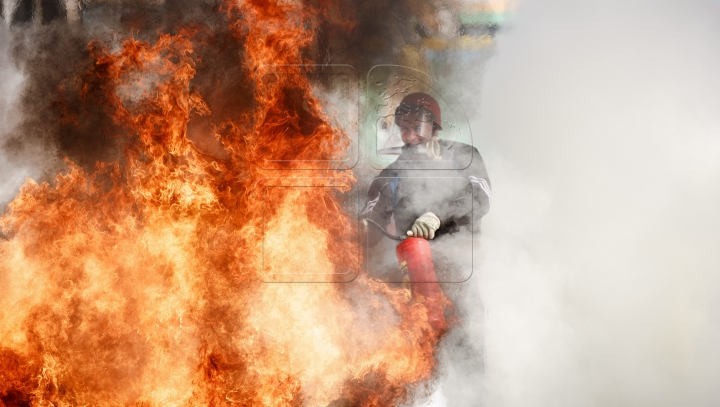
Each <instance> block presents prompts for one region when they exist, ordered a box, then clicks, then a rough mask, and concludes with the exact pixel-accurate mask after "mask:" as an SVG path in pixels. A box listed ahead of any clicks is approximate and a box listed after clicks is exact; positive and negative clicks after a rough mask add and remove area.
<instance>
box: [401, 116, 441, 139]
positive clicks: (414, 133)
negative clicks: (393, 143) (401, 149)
mask: <svg viewBox="0 0 720 407" xmlns="http://www.w3.org/2000/svg"><path fill="white" fill-rule="evenodd" d="M400 136H401V137H402V141H403V143H405V144H413V145H414V144H424V143H427V142H428V141H429V140H430V138H431V137H432V136H433V122H432V121H428V120H423V119H417V118H415V117H411V116H407V117H403V118H401V119H400Z"/></svg>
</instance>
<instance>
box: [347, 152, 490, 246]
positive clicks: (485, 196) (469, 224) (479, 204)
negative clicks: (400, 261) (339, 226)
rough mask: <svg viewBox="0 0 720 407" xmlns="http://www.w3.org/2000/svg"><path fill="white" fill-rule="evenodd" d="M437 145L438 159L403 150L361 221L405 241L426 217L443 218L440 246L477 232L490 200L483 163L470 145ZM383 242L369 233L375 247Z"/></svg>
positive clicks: (373, 190) (372, 191)
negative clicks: (464, 233)
mask: <svg viewBox="0 0 720 407" xmlns="http://www.w3.org/2000/svg"><path fill="white" fill-rule="evenodd" d="M438 143H439V149H438V150H439V154H437V153H436V156H435V157H434V158H431V157H429V156H428V155H427V154H426V153H425V151H424V150H425V146H424V145H405V146H404V147H403V148H402V152H401V154H400V156H399V157H398V159H397V160H396V161H395V162H393V163H392V164H390V165H389V166H388V167H387V168H385V169H384V170H383V171H382V172H381V173H380V175H379V176H378V177H377V178H375V179H374V180H373V182H372V183H371V184H370V187H369V189H368V195H367V203H366V204H365V207H364V208H363V210H362V212H361V216H363V217H366V218H368V219H372V220H373V221H375V222H376V223H378V224H379V225H382V226H384V227H386V229H387V230H388V231H389V232H390V233H393V234H397V235H405V233H406V232H407V231H408V230H410V228H411V227H412V224H413V222H415V220H416V219H417V218H418V217H419V216H421V215H422V214H424V213H426V212H433V213H434V214H435V215H437V216H438V218H440V229H438V230H437V231H436V232H435V236H436V238H435V239H436V240H437V239H441V238H442V236H443V235H447V234H452V233H455V232H458V231H460V230H463V229H465V230H472V231H474V232H479V230H480V218H481V217H482V216H483V215H485V214H486V213H487V212H488V210H489V208H490V196H491V190H490V181H489V180H488V176H487V171H486V169H485V164H484V163H483V160H482V157H480V153H479V152H478V151H477V149H475V148H474V147H472V146H469V145H467V144H462V143H457V142H449V141H446V140H438ZM436 147H437V146H436ZM381 237H382V233H381V232H379V231H377V230H375V228H372V227H371V228H369V229H368V238H369V244H370V245H371V246H373V245H374V244H375V243H376V242H377V241H378V240H379V239H380V238H381Z"/></svg>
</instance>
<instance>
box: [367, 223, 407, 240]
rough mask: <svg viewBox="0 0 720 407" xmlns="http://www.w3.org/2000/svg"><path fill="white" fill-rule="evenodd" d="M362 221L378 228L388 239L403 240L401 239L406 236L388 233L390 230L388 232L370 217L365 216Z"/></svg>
mask: <svg viewBox="0 0 720 407" xmlns="http://www.w3.org/2000/svg"><path fill="white" fill-rule="evenodd" d="M363 222H364V223H365V224H368V223H369V224H371V225H373V226H375V227H376V228H378V229H379V230H380V231H381V232H382V233H383V235H385V237H387V238H389V239H392V240H397V241H403V240H405V239H406V238H407V236H398V235H393V234H392V233H390V232H388V231H387V230H385V228H384V227H382V226H380V224H379V223H377V222H375V221H374V220H372V219H368V218H365V219H363Z"/></svg>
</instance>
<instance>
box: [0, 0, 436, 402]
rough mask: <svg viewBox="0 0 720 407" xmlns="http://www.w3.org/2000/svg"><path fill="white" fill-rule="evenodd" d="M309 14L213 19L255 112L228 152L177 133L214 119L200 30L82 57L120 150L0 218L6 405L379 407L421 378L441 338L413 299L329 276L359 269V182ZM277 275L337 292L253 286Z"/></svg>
mask: <svg viewBox="0 0 720 407" xmlns="http://www.w3.org/2000/svg"><path fill="white" fill-rule="evenodd" d="M303 7H305V6H302V5H301V4H300V3H295V2H285V1H278V2H272V1H251V2H246V3H243V4H242V5H241V6H240V5H235V4H229V5H228V6H227V7H226V10H227V12H228V16H229V20H230V23H231V24H232V28H233V30H234V32H235V33H236V34H237V36H238V38H242V39H243V41H245V44H246V58H247V64H248V70H249V72H250V74H249V76H248V78H247V79H248V80H249V81H252V82H253V83H254V85H255V87H256V106H257V108H256V109H255V111H254V112H253V113H252V114H247V115H246V118H247V122H242V123H236V122H229V121H228V122H225V123H218V124H217V127H216V134H215V136H216V137H217V139H218V141H219V142H220V143H221V144H222V146H223V148H224V150H225V153H226V154H227V157H228V158H227V159H226V160H219V159H211V158H208V157H207V156H205V155H203V154H202V153H201V152H200V151H198V149H197V148H196V147H195V145H194V144H193V142H192V141H191V139H190V138H189V137H188V134H187V125H188V122H189V121H190V120H191V118H192V117H193V116H194V115H205V114H208V113H209V108H208V105H207V104H206V103H205V101H204V100H203V98H202V97H201V96H200V95H198V94H196V93H194V92H192V91H191V88H192V87H191V82H192V79H193V78H194V75H195V73H196V72H195V63H196V61H195V60H194V53H193V51H194V49H195V48H196V47H197V46H204V45H203V44H202V41H200V40H198V39H197V38H196V35H195V34H196V31H195V30H190V29H184V30H181V31H180V32H179V33H177V34H175V35H170V34H164V35H161V36H160V38H159V40H158V41H157V42H156V43H154V44H149V43H145V42H141V41H137V40H135V39H132V38H130V39H126V40H125V41H124V42H123V43H122V47H121V48H120V49H119V50H118V51H116V52H110V51H108V50H106V49H105V48H104V47H103V46H102V45H101V44H99V43H97V42H93V43H91V44H90V45H89V49H90V51H91V54H92V57H93V58H94V60H95V63H94V66H93V69H92V71H91V72H88V73H87V74H86V75H85V76H84V77H83V79H82V80H83V83H84V84H85V88H84V90H83V92H84V93H83V94H84V95H86V96H87V95H89V94H91V92H90V91H91V90H97V89H91V88H90V87H92V86H100V87H101V89H100V90H101V92H102V94H103V95H104V96H105V97H106V100H108V101H109V104H108V105H107V108H108V110H109V112H110V113H111V114H112V116H113V117H114V119H115V120H116V122H117V123H118V124H120V125H122V126H123V128H124V129H126V134H127V142H126V144H125V150H124V158H123V160H121V161H119V162H116V163H109V164H98V165H97V167H96V169H95V170H94V171H93V172H91V173H87V172H85V171H83V170H82V169H81V168H80V167H78V166H76V165H74V164H73V163H72V162H69V161H68V162H67V165H68V171H67V172H66V173H65V174H61V175H58V176H57V177H56V179H55V182H54V184H53V185H49V184H41V185H38V184H37V183H35V182H33V181H31V180H29V181H28V182H27V183H26V184H25V185H24V186H23V187H22V189H21V192H20V194H19V195H18V196H17V197H16V198H15V200H14V201H13V202H12V203H11V204H10V206H9V210H8V211H7V213H6V214H5V215H3V216H2V218H0V227H2V230H3V231H4V232H5V233H6V234H7V235H8V236H10V239H9V240H7V241H4V242H0V336H1V337H2V338H3V340H2V345H1V346H0V405H2V404H4V405H5V406H15V405H18V406H19V405H37V406H43V405H56V406H76V405H102V406H115V405H138V406H139V405H143V406H167V405H213V406H219V405H240V406H301V405H303V406H327V405H329V404H331V403H335V404H332V405H343V406H344V405H353V406H391V405H396V404H398V403H403V402H407V401H408V400H409V397H410V390H411V389H412V387H413V386H416V385H419V384H421V383H423V381H425V380H427V379H428V378H430V377H431V375H432V373H433V369H434V357H433V352H434V349H435V345H436V344H437V341H438V338H437V336H436V334H435V333H434V331H433V330H432V328H431V327H430V326H429V324H428V323H427V310H426V309H425V308H424V307H423V306H422V305H421V304H417V303H414V302H412V301H411V298H410V293H409V291H408V290H405V289H400V290H397V289H391V288H389V287H388V286H386V285H384V284H380V283H376V282H373V281H371V280H368V279H366V278H365V277H364V276H362V275H361V276H359V277H357V278H355V279H354V281H353V282H352V283H351V284H345V283H338V282H341V281H346V282H347V281H350V280H353V278H354V277H355V275H354V273H348V270H358V269H359V267H360V263H361V261H362V259H361V257H360V255H359V253H358V251H357V238H356V237H353V236H357V233H358V230H357V222H356V221H355V220H353V218H352V216H351V215H349V214H348V213H347V212H346V211H344V210H343V209H342V208H343V204H344V201H343V200H344V199H345V198H344V196H345V195H344V194H345V193H346V192H347V191H348V190H350V189H351V188H352V187H353V185H354V182H355V180H354V178H353V175H352V173H351V172H350V171H347V170H338V168H340V166H341V164H338V163H340V162H341V157H342V153H343V151H344V149H345V148H346V147H347V146H348V143H349V141H348V138H347V136H346V135H345V134H343V133H342V132H341V131H339V130H337V129H334V128H332V126H330V125H329V124H328V119H327V118H326V117H325V116H324V114H323V112H322V110H321V105H320V102H319V100H318V99H317V98H316V97H314V96H313V94H312V91H311V86H310V82H309V80H308V79H307V76H306V75H305V73H306V71H305V68H302V65H307V64H308V63H311V62H312V61H309V60H307V59H306V58H304V57H303V50H304V49H306V48H307V47H308V46H310V45H311V44H312V41H313V37H312V32H313V29H312V26H313V24H316V23H317V21H316V19H317V18H314V17H312V16H313V15H316V13H317V12H321V11H322V9H323V7H329V6H328V5H325V6H322V5H320V6H318V7H319V9H317V10H308V9H303ZM320 14H322V13H320ZM240 17H242V18H240ZM272 67H275V68H272ZM268 68H272V69H268ZM298 101H300V102H298ZM88 103H94V101H93V100H88ZM308 162H310V163H311V164H310V167H311V168H308V164H307V163H308ZM301 170H302V171H301ZM300 184H302V185H301V186H304V187H306V188H288V187H292V186H298V185H300ZM348 236H349V237H348ZM288 275H290V276H295V277H296V276H297V275H301V276H302V280H303V281H311V282H312V281H315V282H336V283H335V284H316V283H303V284H290V283H268V282H264V281H288V279H287V276H288ZM295 277H293V278H295Z"/></svg>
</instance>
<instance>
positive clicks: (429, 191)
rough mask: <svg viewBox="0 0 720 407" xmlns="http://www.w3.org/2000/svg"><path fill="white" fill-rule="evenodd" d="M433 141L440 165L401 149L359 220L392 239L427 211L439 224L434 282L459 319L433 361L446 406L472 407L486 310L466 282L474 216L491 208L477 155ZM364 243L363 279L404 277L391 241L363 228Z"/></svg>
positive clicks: (481, 365)
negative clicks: (441, 372)
mask: <svg viewBox="0 0 720 407" xmlns="http://www.w3.org/2000/svg"><path fill="white" fill-rule="evenodd" d="M438 143H439V147H440V148H439V150H440V159H434V158H430V157H428V155H427V154H425V152H424V150H425V149H426V147H425V145H405V146H404V147H403V148H402V153H401V154H400V156H399V157H398V159H397V160H396V161H395V162H393V163H392V164H391V165H389V166H388V167H387V168H386V169H384V170H383V171H382V172H381V173H380V175H379V176H378V177H377V178H375V179H374V180H373V182H372V183H371V184H370V187H369V190H368V196H367V203H366V205H365V207H364V208H363V211H362V213H361V216H363V217H365V218H367V219H371V220H373V221H374V222H376V223H378V224H379V225H382V226H384V227H386V230H387V231H388V232H390V233H392V234H395V235H405V234H406V233H407V231H408V230H410V229H411V227H412V225H413V223H414V222H415V220H416V219H417V218H418V217H419V216H421V215H423V214H425V213H427V212H432V213H434V214H435V215H437V217H438V218H439V219H440V228H439V229H438V230H437V231H436V232H435V238H434V239H432V240H430V247H431V250H432V256H433V262H434V263H435V272H436V274H437V279H438V282H439V283H440V286H441V288H442V290H443V292H444V293H445V295H446V296H447V297H448V298H449V299H450V300H451V301H452V303H453V308H454V314H455V316H456V317H457V318H458V320H459V321H460V325H457V326H455V327H453V328H452V329H451V330H450V331H449V332H447V334H446V336H445V337H444V339H443V341H442V343H441V349H440V353H439V355H438V357H439V358H440V359H441V362H442V364H443V366H445V367H444V369H445V372H446V374H447V377H446V379H445V381H444V382H443V383H442V384H441V385H442V387H443V390H444V391H443V393H444V394H445V397H446V398H447V400H448V403H449V404H448V405H452V406H457V407H465V406H472V407H478V406H482V405H483V404H484V397H485V396H484V393H483V392H480V393H478V391H477V389H478V387H477V386H478V385H480V384H481V383H482V380H483V378H484V372H485V361H484V359H485V358H484V339H483V338H484V326H485V308H484V306H483V303H482V300H481V298H480V291H479V284H478V278H477V277H476V278H475V279H470V277H471V275H472V263H473V259H472V255H473V241H476V240H477V239H476V237H477V236H478V235H479V232H480V218H481V217H482V216H483V215H485V214H486V213H487V212H488V210H489V208H490V196H491V193H490V181H489V180H488V176H487V171H486V169H485V164H484V163H483V160H482V158H481V157H480V153H478V151H477V149H475V148H474V147H472V146H469V145H467V144H462V143H453V142H448V141H444V140H438ZM367 243H368V246H367V248H368V250H367V256H366V260H367V267H368V273H369V275H370V276H371V277H373V278H376V279H379V280H383V281H387V282H390V283H396V282H400V281H402V280H403V278H405V275H404V274H403V273H402V271H400V270H399V269H398V264H397V258H396V257H395V246H396V245H397V244H398V242H397V241H393V240H390V239H387V238H384V237H383V233H382V232H381V231H379V230H377V228H375V227H368V241H367ZM459 283H461V284H459Z"/></svg>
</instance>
